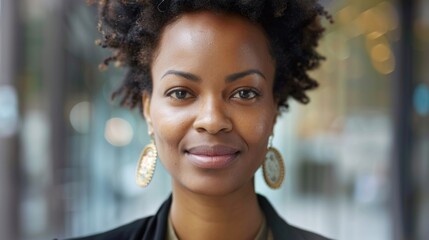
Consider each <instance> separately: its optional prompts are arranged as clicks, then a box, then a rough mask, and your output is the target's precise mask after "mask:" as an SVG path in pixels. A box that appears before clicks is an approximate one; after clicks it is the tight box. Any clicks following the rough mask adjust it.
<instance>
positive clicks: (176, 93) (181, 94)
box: [166, 89, 192, 100]
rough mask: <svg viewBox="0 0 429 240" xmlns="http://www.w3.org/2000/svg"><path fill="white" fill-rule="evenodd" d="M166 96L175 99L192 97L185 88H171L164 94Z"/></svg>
mask: <svg viewBox="0 0 429 240" xmlns="http://www.w3.org/2000/svg"><path fill="white" fill-rule="evenodd" d="M166 96H167V97H171V98H174V99H177V100H185V99H188V98H191V97H192V94H191V93H189V91H188V90H185V89H173V90H171V91H169V92H168V93H167V94H166Z"/></svg>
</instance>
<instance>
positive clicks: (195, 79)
mask: <svg viewBox="0 0 429 240" xmlns="http://www.w3.org/2000/svg"><path fill="white" fill-rule="evenodd" d="M251 74H256V75H259V76H261V77H262V78H264V79H266V77H265V75H264V74H263V73H262V72H261V71H259V70H256V69H249V70H246V71H243V72H238V73H233V74H231V75H229V76H227V77H226V78H225V81H226V82H228V83H229V82H233V81H236V80H238V79H240V78H243V77H246V76H248V75H251ZM167 75H176V76H179V77H183V78H185V79H188V80H191V81H193V82H198V81H201V78H200V77H198V76H197V75H195V74H192V73H189V72H183V71H177V70H168V71H167V72H166V73H165V74H164V75H162V77H161V79H163V78H164V77H165V76H167Z"/></svg>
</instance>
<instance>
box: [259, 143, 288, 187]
mask: <svg viewBox="0 0 429 240" xmlns="http://www.w3.org/2000/svg"><path fill="white" fill-rule="evenodd" d="M262 173H263V175H264V180H265V182H266V183H267V185H268V186H269V187H270V188H272V189H277V188H279V187H280V186H281V185H282V183H283V180H284V177H285V167H284V163H283V157H282V155H281V154H280V152H279V151H278V150H277V149H276V148H274V147H273V146H272V136H271V137H270V140H269V144H268V149H267V154H266V155H265V160H264V162H263V163H262Z"/></svg>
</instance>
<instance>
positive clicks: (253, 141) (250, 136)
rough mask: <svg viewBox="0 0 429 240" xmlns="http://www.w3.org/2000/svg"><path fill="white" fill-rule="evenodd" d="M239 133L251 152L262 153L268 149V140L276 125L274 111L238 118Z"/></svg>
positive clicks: (259, 112)
mask: <svg viewBox="0 0 429 240" xmlns="http://www.w3.org/2000/svg"><path fill="white" fill-rule="evenodd" d="M237 118H238V119H239V121H238V122H237V124H236V128H237V131H238V132H240V135H241V136H242V137H243V138H244V140H245V141H246V142H247V144H248V145H249V148H251V149H250V150H252V148H253V149H255V148H256V149H255V150H257V151H260V150H261V149H262V150H263V149H265V148H266V147H267V143H268V138H269V136H270V135H271V134H272V131H273V125H274V120H273V119H274V113H273V111H270V110H267V111H258V112H255V113H253V114H250V115H241V116H238V117H237Z"/></svg>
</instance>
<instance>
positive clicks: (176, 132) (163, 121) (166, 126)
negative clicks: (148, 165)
mask: <svg viewBox="0 0 429 240" xmlns="http://www.w3.org/2000/svg"><path fill="white" fill-rule="evenodd" d="M153 102H158V103H159V102H161V101H159V100H155V101H153ZM151 117H152V119H151V120H152V126H153V131H154V134H155V141H156V144H157V147H158V148H159V154H160V156H162V155H166V154H173V152H177V151H178V146H179V143H180V141H181V140H182V139H183V137H184V135H185V134H186V131H187V129H188V128H189V126H190V125H189V122H190V120H189V119H190V118H189V113H188V112H187V111H177V109H174V108H169V107H168V106H167V105H163V104H157V105H156V104H154V105H152V106H151ZM166 157H167V156H166ZM169 158H171V157H169Z"/></svg>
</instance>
